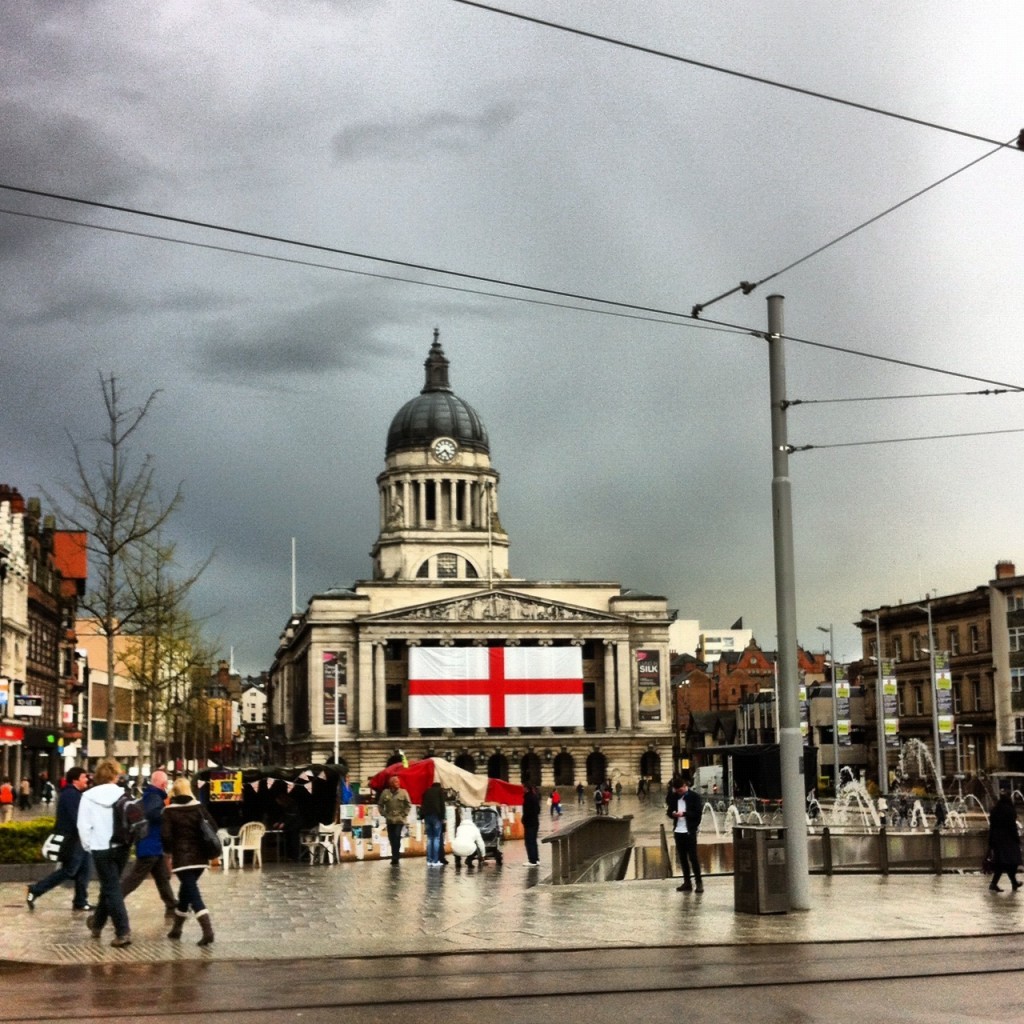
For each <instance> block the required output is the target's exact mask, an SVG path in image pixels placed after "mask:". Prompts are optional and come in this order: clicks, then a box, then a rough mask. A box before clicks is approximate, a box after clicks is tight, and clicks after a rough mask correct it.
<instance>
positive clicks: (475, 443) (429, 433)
mask: <svg viewBox="0 0 1024 1024" xmlns="http://www.w3.org/2000/svg"><path fill="white" fill-rule="evenodd" d="M423 365H424V367H425V368H426V371H427V379H426V383H425V384H424V385H423V390H422V391H421V392H420V393H419V394H418V395H417V396H416V397H415V398H414V399H413V400H412V401H411V402H406V403H405V405H403V406H402V408H401V409H399V410H398V412H397V413H396V414H395V418H394V419H393V420H392V421H391V426H390V427H389V428H388V444H387V450H386V454H387V455H390V454H391V453H392V452H398V451H403V450H408V449H410V448H417V449H418V448H424V447H426V446H427V445H428V444H430V442H431V441H433V440H434V438H435V437H450V438H452V440H454V441H456V442H457V443H458V445H459V447H460V448H468V449H469V450H470V451H475V452H485V453H487V454H490V442H489V441H488V439H487V430H486V428H485V427H484V424H483V421H482V420H481V419H480V415H479V413H478V412H477V411H476V410H475V409H474V408H473V407H472V406H471V405H470V404H469V403H468V402H464V401H463V400H462V399H461V398H459V396H458V395H456V394H455V392H453V391H452V389H451V385H450V384H449V383H448V360H447V359H446V358H445V354H444V351H443V350H442V348H441V343H440V342H439V341H438V332H437V331H434V343H433V344H432V345H431V346H430V354H429V355H428V356H427V359H426V362H425V363H424V364H423Z"/></svg>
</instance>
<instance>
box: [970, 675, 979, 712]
mask: <svg viewBox="0 0 1024 1024" xmlns="http://www.w3.org/2000/svg"><path fill="white" fill-rule="evenodd" d="M971 700H972V701H973V702H974V707H973V709H972V710H974V711H980V710H981V683H980V682H979V681H978V680H977V679H974V680H972V681H971Z"/></svg>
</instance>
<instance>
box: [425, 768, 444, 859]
mask: <svg viewBox="0 0 1024 1024" xmlns="http://www.w3.org/2000/svg"><path fill="white" fill-rule="evenodd" d="M420 811H421V813H422V814H423V824H424V827H425V828H426V832H427V867H428V868H443V867H444V818H445V805H444V790H443V789H442V788H441V783H440V782H432V783H431V784H430V785H429V786H428V787H427V791H426V792H425V793H424V794H423V800H422V802H421V803H420Z"/></svg>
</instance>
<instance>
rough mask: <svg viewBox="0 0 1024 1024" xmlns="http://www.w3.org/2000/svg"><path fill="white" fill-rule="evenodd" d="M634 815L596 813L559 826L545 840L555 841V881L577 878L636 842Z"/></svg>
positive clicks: (553, 868) (569, 881) (559, 882)
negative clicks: (595, 864)
mask: <svg viewBox="0 0 1024 1024" xmlns="http://www.w3.org/2000/svg"><path fill="white" fill-rule="evenodd" d="M632 822H633V815H632V814H626V815H623V816H622V817H614V816H612V815H605V814H602V815H595V816H594V817H591V818H584V819H583V820H582V821H577V822H575V823H574V824H572V825H569V826H568V827H567V828H564V829H559V830H558V832H556V833H554V834H553V835H550V836H545V837H544V838H543V839H542V840H541V842H542V843H549V844H550V845H551V883H552V885H569V884H571V883H573V882H575V881H576V880H577V879H578V878H579V877H580V876H581V875H582V874H583V873H584V872H585V871H586V870H587V869H588V868H589V867H590V866H591V865H592V864H593V863H594V862H595V861H597V860H599V859H600V858H602V857H607V856H608V855H609V854H614V853H618V852H619V851H622V850H625V849H628V848H631V847H632V846H633V831H632Z"/></svg>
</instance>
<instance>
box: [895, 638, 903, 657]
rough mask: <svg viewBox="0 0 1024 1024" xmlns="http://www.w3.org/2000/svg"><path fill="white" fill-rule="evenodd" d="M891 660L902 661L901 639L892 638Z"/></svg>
mask: <svg viewBox="0 0 1024 1024" xmlns="http://www.w3.org/2000/svg"><path fill="white" fill-rule="evenodd" d="M892 660H893V661H902V660H903V640H902V638H901V637H898V636H894V637H893V638H892Z"/></svg>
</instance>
